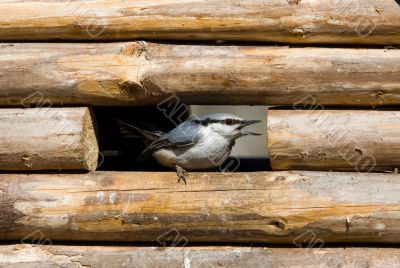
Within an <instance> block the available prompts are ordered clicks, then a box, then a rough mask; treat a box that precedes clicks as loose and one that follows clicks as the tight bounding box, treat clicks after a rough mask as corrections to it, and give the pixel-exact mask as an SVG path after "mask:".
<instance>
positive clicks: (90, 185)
mask: <svg viewBox="0 0 400 268" xmlns="http://www.w3.org/2000/svg"><path fill="white" fill-rule="evenodd" d="M399 179H400V176H399V175H393V174H361V173H360V174H357V173H333V172H309V171H308V172H307V171H302V172H300V171H299V172H258V173H232V174H224V173H195V172H191V173H190V176H189V178H188V184H187V185H185V184H183V183H181V184H177V183H176V174H175V173H165V172H164V173H163V172H161V173H153V172H126V173H118V172H94V173H90V174H64V175H62V174H54V175H51V174H49V175H45V174H35V175H22V174H0V190H1V192H0V193H1V195H0V198H1V199H0V213H1V215H3V216H2V217H1V219H0V239H1V240H21V239H22V240H24V241H29V239H33V240H35V239H36V240H37V239H38V238H37V236H38V235H39V238H40V237H41V239H42V240H45V239H49V240H51V241H56V240H62V241H65V240H72V241H147V242H150V241H153V242H159V241H168V242H171V241H174V240H175V239H176V237H177V236H179V237H182V238H184V239H183V240H181V239H179V240H178V241H179V242H180V243H181V242H182V241H189V242H222V243H229V242H247V243H253V242H265V243H286V244H293V243H294V241H295V242H296V243H297V244H300V243H301V242H307V241H310V240H312V241H324V243H329V242H365V243H370V242H379V243H399V242H400V225H399V222H400V214H399V213H398V212H399V210H400V205H399V204H400V196H399V194H398V193H399V191H400V184H399Z"/></svg>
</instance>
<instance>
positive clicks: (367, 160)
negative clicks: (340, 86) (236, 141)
mask: <svg viewBox="0 0 400 268" xmlns="http://www.w3.org/2000/svg"><path fill="white" fill-rule="evenodd" d="M267 124H268V131H267V136H268V151H269V157H270V160H271V166H272V169H273V170H292V169H306V170H328V171H329V170H335V171H357V172H370V171H389V172H393V171H394V170H395V169H396V168H400V112H398V111H371V110H359V111H357V110H279V109H277V110H270V111H268V123H267Z"/></svg>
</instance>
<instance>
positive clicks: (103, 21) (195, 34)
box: [0, 0, 400, 45]
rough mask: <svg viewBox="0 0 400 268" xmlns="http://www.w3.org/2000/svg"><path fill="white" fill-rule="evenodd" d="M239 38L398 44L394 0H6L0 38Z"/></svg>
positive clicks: (399, 11) (0, 8)
mask: <svg viewBox="0 0 400 268" xmlns="http://www.w3.org/2000/svg"><path fill="white" fill-rule="evenodd" d="M110 39H114V40H116V39H124V40H127V39H157V40H160V39H175V40H178V39H179V40H247V41H268V42H283V43H301V44H309V43H320V44H321V43H335V44H384V45H388V44H400V5H399V3H398V1H396V0H391V1H387V0H386V1H385V0H380V1H372V0H352V1H350V0H332V1H312V0H265V1H258V0H246V1H243V0H231V1H220V0H151V1H138V0H131V1H123V0H115V1H109V0H100V1H52V0H41V1H38V0H24V1H20V0H9V1H3V2H2V3H1V4H0V40H2V41H4V40H110Z"/></svg>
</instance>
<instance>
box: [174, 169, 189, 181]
mask: <svg viewBox="0 0 400 268" xmlns="http://www.w3.org/2000/svg"><path fill="white" fill-rule="evenodd" d="M175 168H176V174H177V175H178V183H180V182H181V180H183V182H184V183H185V185H186V177H188V176H189V173H187V171H186V170H184V169H183V168H182V167H180V166H178V165H176V166H175Z"/></svg>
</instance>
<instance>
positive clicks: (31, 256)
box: [0, 244, 400, 268]
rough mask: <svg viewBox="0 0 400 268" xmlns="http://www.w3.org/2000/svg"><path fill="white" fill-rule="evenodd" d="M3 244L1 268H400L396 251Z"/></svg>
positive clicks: (392, 249)
mask: <svg viewBox="0 0 400 268" xmlns="http://www.w3.org/2000/svg"><path fill="white" fill-rule="evenodd" d="M320 246H321V245H320V244H318V245H315V248H312V247H311V246H310V248H303V249H301V248H265V247H237V246H234V247H215V246H213V247H186V248H180V247H131V246H124V247H121V246H116V247H109V246H103V247H102V246H59V245H51V244H49V245H46V244H42V245H32V246H31V245H8V246H0V266H2V267H3V266H4V267H15V268H24V267H26V268H30V267H43V266H45V267H49V268H50V267H57V268H58V267H75V266H76V267H109V268H114V267H118V268H119V267H138V268H141V267H160V268H162V267H282V268H284V267H287V268H292V267H310V268H311V267H316V268H317V267H318V268H320V267H321V268H332V267H349V268H352V267H353V268H359V267H370V268H381V267H397V266H399V265H400V258H399V254H400V250H399V249H396V248H323V249H319V248H318V247H320Z"/></svg>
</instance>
